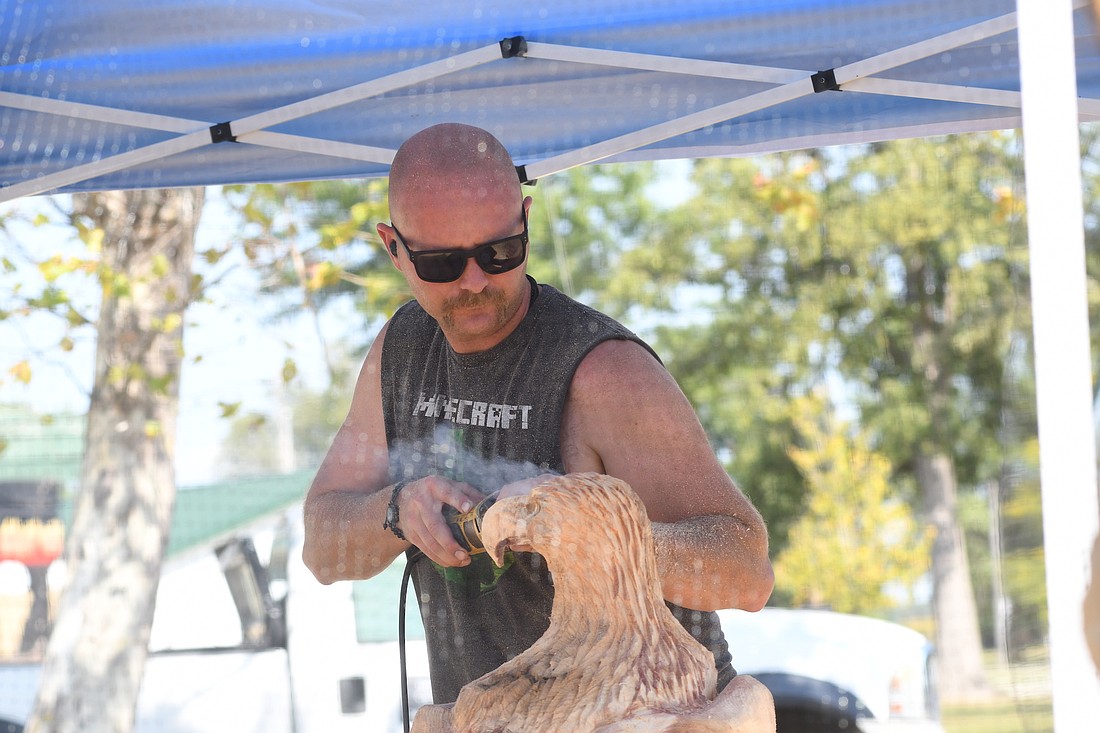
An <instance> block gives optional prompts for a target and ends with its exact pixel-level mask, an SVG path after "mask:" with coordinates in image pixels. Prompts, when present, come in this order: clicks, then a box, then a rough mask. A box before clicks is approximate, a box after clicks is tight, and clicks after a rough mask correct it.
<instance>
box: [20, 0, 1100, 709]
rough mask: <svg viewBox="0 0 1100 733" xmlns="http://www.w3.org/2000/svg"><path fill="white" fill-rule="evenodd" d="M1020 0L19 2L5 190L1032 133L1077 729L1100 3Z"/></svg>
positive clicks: (1062, 615) (1062, 656)
mask: <svg viewBox="0 0 1100 733" xmlns="http://www.w3.org/2000/svg"><path fill="white" fill-rule="evenodd" d="M1018 4H1019V6H1020V14H1021V15H1020V18H1019V19H1018V18H1017V15H1016V9H1017V2H1016V0H966V2H959V0H921V1H920V2H917V1H910V0H678V1H677V2H664V1H661V0H652V1H646V2H643V1H642V0H583V1H578V0H555V2H544V3H533V2H514V1H513V2H503V1H501V0H478V1H477V2H458V1H455V0H450V1H448V0H443V1H441V2H432V3H413V2H408V0H402V1H397V0H390V1H386V2H384V1H380V0H379V1H374V2H367V1H366V0H235V1H234V0H218V2H211V1H210V0H109V1H107V0H99V1H96V0H26V1H23V0H0V200H10V199H13V198H17V197H21V196H26V195H32V194H37V193H43V192H49V191H77V190H101V189H117V188H135V187H167V186H185V185H201V184H214V183H229V182H252V181H278V180H301V179H320V178H330V177H340V176H366V175H381V174H384V173H385V171H386V166H387V164H388V162H389V160H390V159H391V156H392V154H393V150H394V149H395V148H396V147H397V145H398V144H399V143H400V142H401V141H402V140H404V139H405V138H406V137H408V136H409V135H410V134H412V133H413V132H416V131H417V130H419V129H421V128H423V127H425V126H427V125H429V124H432V123H434V122H437V121H442V120H453V121H462V122H469V123H473V124H477V125H480V126H482V127H485V128H487V129H489V130H490V131H492V132H493V133H494V134H496V135H498V136H499V137H500V138H501V140H502V141H503V142H504V143H505V145H506V146H508V148H509V149H510V150H511V151H512V152H513V154H514V155H515V158H516V160H517V163H519V164H521V165H522V166H523V171H524V176H525V177H526V178H529V179H535V178H538V177H540V176H546V175H549V174H551V173H553V172H555V171H559V170H563V169H565V168H568V167H572V166H575V165H581V164H584V163H589V162H593V161H597V160H602V161H620V160H637V159H658V158H670V157H700V156H726V155H747V154H754V153H761V152H768V151H777V150H786V149H793V148H806V147H813V146H820V145H832V144H839V143H847V142H857V141H871V140H882V139H889V138H897V137H912V136H926V135H935V134H941V133H947V132H960V131H976V130H989V129H998V128H1007V127H1018V126H1021V124H1022V125H1023V126H1024V130H1025V142H1026V147H1027V148H1028V151H1027V169H1028V177H1029V185H1028V189H1029V199H1031V206H1030V211H1031V222H1030V227H1031V229H1030V231H1031V242H1032V253H1033V254H1032V256H1033V274H1034V278H1033V279H1034V280H1035V281H1036V282H1035V288H1036V292H1035V298H1034V300H1035V303H1036V306H1035V307H1036V314H1035V315H1036V318H1035V323H1036V332H1037V339H1036V350H1037V368H1038V370H1039V399H1040V406H1039V408H1040V409H1039V412H1040V436H1041V439H1042V450H1043V453H1042V463H1043V476H1042V478H1043V487H1044V508H1045V511H1044V514H1045V517H1046V526H1047V528H1048V532H1047V543H1048V544H1047V556H1048V568H1051V569H1059V570H1061V571H1062V572H1064V573H1065V575H1060V576H1059V579H1058V580H1059V583H1060V584H1059V583H1056V582H1054V579H1053V578H1052V579H1051V581H1050V584H1051V588H1050V599H1051V619H1052V659H1053V675H1054V681H1055V688H1056V695H1055V723H1056V727H1058V729H1059V730H1063V729H1064V730H1070V729H1071V728H1070V727H1064V728H1063V726H1073V725H1074V723H1075V722H1077V723H1079V722H1081V721H1086V720H1095V719H1097V718H1100V708H1098V706H1100V702H1097V700H1100V694H1097V685H1096V684H1095V675H1094V673H1093V672H1092V670H1091V669H1090V668H1088V667H1087V666H1086V660H1085V656H1084V653H1083V650H1081V651H1080V652H1078V651H1077V650H1075V649H1074V648H1073V646H1072V640H1073V639H1074V638H1075V637H1074V636H1073V634H1074V633H1076V634H1077V635H1078V637H1079V636H1080V631H1079V624H1080V612H1079V600H1080V597H1081V596H1082V595H1083V588H1084V572H1085V567H1086V565H1085V563H1086V562H1087V560H1086V558H1087V546H1088V542H1089V541H1090V540H1091V536H1092V535H1093V534H1095V531H1096V526H1097V523H1098V521H1100V520H1098V519H1097V517H1096V515H1097V510H1096V506H1097V499H1096V485H1095V456H1094V452H1093V449H1092V436H1093V431H1092V422H1091V419H1090V417H1089V414H1088V406H1089V405H1090V404H1091V385H1090V378H1089V375H1088V364H1087V360H1086V361H1085V363H1084V365H1083V366H1084V368H1083V370H1082V369H1080V368H1078V367H1079V366H1080V358H1079V357H1080V354H1081V346H1082V340H1083V345H1084V352H1085V354H1086V357H1087V350H1088V342H1087V329H1086V330H1084V331H1083V332H1082V330H1081V329H1080V327H1079V320H1080V319H1079V317H1080V316H1082V315H1083V314H1084V300H1083V297H1081V298H1079V299H1076V300H1075V298H1077V294H1078V293H1080V294H1081V295H1082V296H1083V285H1084V274H1083V257H1082V256H1080V252H1081V246H1082V245H1081V231H1080V229H1081V228H1080V220H1081V217H1080V207H1079V199H1080V184H1079V177H1078V175H1079V174H1078V173H1077V172H1076V166H1077V165H1078V162H1077V161H1076V151H1075V150H1073V148H1074V146H1075V140H1076V134H1075V133H1076V128H1075V127H1072V125H1075V124H1076V120H1077V119H1080V120H1095V119H1097V118H1098V117H1100V39H1098V38H1097V33H1096V27H1095V24H1094V20H1093V16H1092V13H1091V11H1090V9H1089V8H1088V2H1087V0H1018ZM1018 21H1019V23H1018ZM1024 21H1026V22H1024ZM1018 24H1019V26H1020V32H1019V33H1017V25H1018ZM1026 39H1029V40H1026ZM1021 42H1023V44H1022V46H1021ZM1071 48H1072V50H1073V53H1069V51H1070V49H1071ZM1063 52H1064V55H1063ZM1021 59H1023V60H1024V63H1023V64H1022V65H1021ZM1074 70H1075V71H1074ZM1044 74H1048V75H1047V76H1044ZM1021 78H1023V79H1025V80H1030V82H1029V84H1025V85H1024V87H1023V88H1022V87H1021ZM1074 89H1075V90H1076V91H1074ZM1021 92H1023V93H1021ZM1074 94H1077V95H1079V96H1080V99H1078V100H1075V99H1074ZM1075 102H1076V103H1075ZM1022 107H1023V108H1024V109H1025V110H1030V112H1029V113H1028V114H1025V115H1024V116H1023V117H1022V116H1021V108H1022ZM1071 108H1072V109H1071ZM1066 109H1071V115H1072V119H1070V120H1069V122H1068V125H1069V126H1067V122H1066V118H1065V116H1064V115H1062V116H1061V117H1059V114H1060V113H1061V112H1063V111H1064V110H1066ZM1067 131H1068V134H1067ZM1048 146H1049V147H1048ZM1046 153H1049V154H1046ZM1070 158H1072V159H1073V160H1072V161H1071V160H1070ZM1033 172H1036V173H1035V175H1033ZM1036 192H1037V193H1038V194H1039V195H1040V198H1039V199H1035V198H1033V195H1034V194H1036ZM1043 194H1048V195H1046V196H1043ZM1074 200H1076V201H1077V203H1078V207H1077V209H1076V218H1074V215H1075V214H1074V209H1072V203H1073V201H1074ZM1037 201H1041V202H1043V203H1042V204H1041V205H1037ZM1066 201H1068V202H1069V204H1070V206H1071V208H1070V209H1069V211H1068V216H1067V212H1066V211H1065V210H1060V209H1058V205H1059V203H1060V202H1063V203H1064V202H1066ZM1058 225H1062V226H1068V229H1064V230H1055V229H1054V227H1057V226H1058ZM1044 226H1050V227H1051V229H1050V230H1044V229H1043V227H1044ZM1078 286H1080V290H1078ZM1066 298H1068V300H1067V299H1066ZM1065 308H1068V309H1069V316H1071V317H1070V318H1069V319H1068V320H1067V319H1066V317H1065V316H1066V313H1065V312H1062V313H1061V315H1059V310H1060V309H1065ZM1067 322H1071V325H1073V328H1071V329H1070V330H1067V329H1066V328H1065V325H1066V323H1067ZM1067 349H1069V350H1070V351H1072V354H1071V355H1070V356H1071V357H1072V358H1069V357H1067V352H1066V350H1067ZM1067 359H1068V361H1069V362H1072V364H1073V365H1074V369H1076V371H1073V370H1070V371H1073V373H1072V374H1062V375H1061V376H1059V375H1055V378H1053V379H1052V378H1051V376H1050V375H1051V369H1052V368H1053V367H1055V366H1062V367H1063V368H1064V364H1065V362H1066V361H1067ZM1059 362H1062V365H1059ZM1083 438H1084V440H1083V442H1082V439H1083ZM1059 451H1061V452H1059ZM1055 526H1058V527H1060V529H1059V531H1058V532H1053V531H1051V530H1052V529H1053V528H1054V527H1055ZM1075 599H1076V601H1077V603H1078V609H1077V611H1076V615H1075V612H1074V610H1073V608H1072V606H1073V602H1074V600H1075ZM1075 621H1076V623H1077V625H1078V628H1077V629H1076V630H1075V629H1072V628H1070V627H1071V626H1072V624H1073V623H1074V622H1075ZM1063 639H1065V640H1067V641H1070V642H1071V643H1070V645H1068V646H1067V645H1066V644H1065V643H1063ZM1063 683H1066V684H1070V683H1072V684H1071V687H1072V689H1070V690H1069V693H1065V692H1062V691H1061V689H1063V688H1062V687H1061V685H1062V684H1063ZM1082 685H1083V687H1082ZM1066 689H1068V688H1066ZM1081 692H1084V694H1083V695H1082V694H1079V693H1081Z"/></svg>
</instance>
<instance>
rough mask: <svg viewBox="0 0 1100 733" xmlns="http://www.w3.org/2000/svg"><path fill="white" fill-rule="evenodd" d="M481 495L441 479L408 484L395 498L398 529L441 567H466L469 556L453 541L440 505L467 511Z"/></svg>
mask: <svg viewBox="0 0 1100 733" xmlns="http://www.w3.org/2000/svg"><path fill="white" fill-rule="evenodd" d="M484 498H485V495H484V494H482V493H481V492H480V491H478V490H477V489H475V488H474V487H473V486H471V485H469V484H466V483H462V482H460V481H451V480H450V479H446V478H443V477H442V476H425V477H424V478H422V479H417V480H416V481H411V482H409V483H408V484H406V485H405V488H403V489H401V493H399V494H398V495H397V508H398V515H399V518H398V522H397V524H398V526H399V527H400V528H401V532H402V533H403V534H404V535H405V539H406V540H408V541H409V542H411V543H412V544H414V545H416V546H417V547H419V548H420V549H421V550H422V551H423V552H424V554H425V555H427V556H428V558H429V559H431V560H432V561H433V562H435V563H438V564H439V565H442V566H444V567H462V566H465V565H469V564H470V555H469V553H467V552H466V550H465V549H463V547H462V546H461V545H460V544H458V542H456V541H455V538H454V535H453V534H451V526H450V524H449V523H448V522H447V520H446V519H445V518H444V517H443V505H444V504H446V505H449V506H452V507H454V508H455V509H458V510H459V511H461V512H467V511H469V510H470V509H472V508H473V507H474V505H476V504H477V503H478V502H479V501H481V500H482V499H484Z"/></svg>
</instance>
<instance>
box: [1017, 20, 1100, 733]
mask: <svg viewBox="0 0 1100 733" xmlns="http://www.w3.org/2000/svg"><path fill="white" fill-rule="evenodd" d="M1072 4H1073V2H1072V0H1017V3H1016V7H1017V10H1018V12H1019V40H1020V89H1021V91H1022V96H1023V129H1024V170H1025V173H1026V175H1027V203H1028V249H1029V251H1030V253H1031V254H1030V256H1031V297H1032V313H1033V317H1034V329H1035V376H1036V383H1037V384H1036V387H1037V393H1038V417H1039V462H1040V471H1039V473H1040V480H1041V481H1042V497H1043V546H1044V550H1045V554H1046V572H1047V606H1048V610H1049V613H1050V656H1051V677H1052V681H1053V685H1054V730H1055V732H1056V733H1077V732H1078V731H1083V730H1095V726H1096V725H1097V724H1098V723H1097V721H1100V677H1098V676H1097V672H1096V669H1095V668H1094V667H1093V665H1092V662H1091V660H1090V659H1089V656H1088V651H1087V649H1086V646H1085V636H1084V631H1083V615H1082V610H1081V604H1082V601H1083V600H1084V595H1085V588H1086V584H1087V578H1088V572H1089V550H1090V549H1091V545H1092V541H1093V539H1094V538H1095V536H1096V534H1097V531H1098V529H1100V507H1098V502H1097V485H1096V444H1095V433H1094V429H1093V422H1092V414H1091V408H1092V378H1091V366H1090V357H1089V330H1088V310H1087V302H1086V294H1085V284H1086V281H1085V246H1084V232H1083V228H1082V227H1083V221H1084V211H1083V208H1082V205H1081V196H1082V189H1081V172H1080V170H1081V161H1080V152H1079V133H1078V123H1077V72H1076V64H1075V59H1074V37H1073V11H1072Z"/></svg>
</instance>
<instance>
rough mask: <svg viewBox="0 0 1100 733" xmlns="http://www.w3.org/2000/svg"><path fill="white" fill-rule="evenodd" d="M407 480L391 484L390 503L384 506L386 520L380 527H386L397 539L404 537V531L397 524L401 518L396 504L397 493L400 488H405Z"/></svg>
mask: <svg viewBox="0 0 1100 733" xmlns="http://www.w3.org/2000/svg"><path fill="white" fill-rule="evenodd" d="M408 483H409V482H408V481H398V482H397V483H396V484H394V485H393V493H392V494H390V503H389V505H388V506H387V507H386V521H384V522H382V529H388V530H389V531H391V532H393V533H394V535H396V536H397V539H399V540H403V539H405V533H404V532H402V531H401V528H400V527H398V526H397V523H398V522H399V521H400V520H401V512H400V510H399V509H398V506H397V495H398V494H400V493H401V489H403V488H405V485H406V484H408Z"/></svg>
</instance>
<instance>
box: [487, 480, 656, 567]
mask: <svg viewBox="0 0 1100 733" xmlns="http://www.w3.org/2000/svg"><path fill="white" fill-rule="evenodd" d="M643 526H644V527H645V530H642V527H643ZM648 529H649V520H648V518H647V517H646V512H645V506H644V505H643V504H642V501H641V499H639V498H638V495H637V494H635V493H634V491H633V490H632V489H631V488H630V487H629V486H628V485H627V484H626V483H625V482H623V481H620V480H618V479H614V478H612V477H610V476H604V475H601V474H596V473H582V474H569V475H568V476H557V477H554V478H550V479H548V480H546V481H543V482H542V483H539V484H537V485H536V486H534V487H533V488H532V489H531V490H530V491H529V492H528V493H526V494H519V495H516V496H510V497H507V498H505V499H500V500H498V501H497V502H496V503H495V504H493V506H492V507H490V508H489V510H488V511H487V512H486V513H485V517H484V519H483V521H482V524H481V539H482V542H484V544H485V549H486V550H487V551H488V553H489V555H490V557H492V558H493V562H495V563H496V564H497V565H502V564H503V562H504V552H505V550H508V549H513V550H520V551H531V550H533V551H535V552H538V553H540V554H541V555H543V556H544V557H545V558H546V559H547V560H548V561H551V562H552V558H553V557H554V556H559V555H560V554H561V553H562V552H565V553H568V554H569V555H573V556H576V555H577V554H584V552H585V551H586V547H591V546H593V545H597V546H598V545H603V546H605V547H606V545H607V544H608V543H610V544H618V543H619V542H622V541H628V540H627V537H628V536H634V538H635V539H637V535H638V534H639V533H642V532H645V533H647V534H648V532H647V531H646V530H648ZM650 541H652V540H650Z"/></svg>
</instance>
